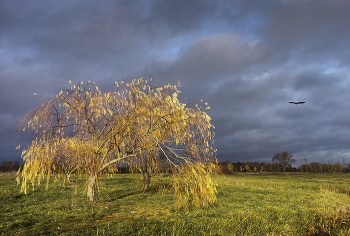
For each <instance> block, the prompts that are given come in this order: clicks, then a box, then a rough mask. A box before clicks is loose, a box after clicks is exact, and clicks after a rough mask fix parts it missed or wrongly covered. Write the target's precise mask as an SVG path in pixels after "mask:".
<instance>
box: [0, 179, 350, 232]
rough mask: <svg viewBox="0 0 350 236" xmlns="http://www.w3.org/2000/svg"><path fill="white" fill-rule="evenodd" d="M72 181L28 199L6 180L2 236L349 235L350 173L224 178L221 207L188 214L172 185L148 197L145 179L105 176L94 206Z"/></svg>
mask: <svg viewBox="0 0 350 236" xmlns="http://www.w3.org/2000/svg"><path fill="white" fill-rule="evenodd" d="M73 179H75V180H76V182H77V183H78V185H71V184H62V182H60V181H56V182H55V180H54V178H52V180H51V182H52V183H51V184H50V186H49V190H48V191H46V190H45V189H44V186H45V183H43V184H42V186H40V187H36V188H35V189H34V191H33V190H32V189H30V191H28V194H27V195H24V194H22V193H20V192H19V190H20V187H19V186H17V185H16V180H15V176H0V207H1V212H0V235H350V221H349V219H350V198H349V195H350V175H349V174H266V173H265V174H262V175H255V174H233V175H225V176H218V177H214V179H216V181H217V183H218V201H217V203H216V204H215V205H214V206H212V207H209V208H204V209H196V208H191V209H190V211H189V212H185V211H177V210H176V209H175V208H174V206H173V204H174V199H173V193H172V190H171V183H170V179H167V181H168V185H167V186H165V187H161V186H160V185H159V182H158V181H157V180H153V182H152V185H151V187H150V190H149V191H148V192H146V193H142V192H140V191H139V190H138V189H139V188H140V187H141V183H140V175H139V174H119V175H114V176H113V177H108V176H105V177H102V179H101V180H102V181H100V184H99V191H97V192H96V195H97V199H98V200H97V204H94V205H92V204H90V203H88V202H87V201H86V196H85V194H84V177H82V178H81V179H79V178H78V176H74V177H73ZM163 183H164V182H163Z"/></svg>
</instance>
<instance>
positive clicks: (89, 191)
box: [86, 174, 96, 202]
mask: <svg viewBox="0 0 350 236" xmlns="http://www.w3.org/2000/svg"><path fill="white" fill-rule="evenodd" d="M95 182H96V174H90V175H89V178H88V180H87V185H86V196H87V198H88V200H89V201H90V202H94V201H95Z"/></svg>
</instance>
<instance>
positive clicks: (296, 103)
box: [289, 102, 305, 105]
mask: <svg viewBox="0 0 350 236" xmlns="http://www.w3.org/2000/svg"><path fill="white" fill-rule="evenodd" d="M289 103H293V104H295V105H298V104H303V103H305V102H289Z"/></svg>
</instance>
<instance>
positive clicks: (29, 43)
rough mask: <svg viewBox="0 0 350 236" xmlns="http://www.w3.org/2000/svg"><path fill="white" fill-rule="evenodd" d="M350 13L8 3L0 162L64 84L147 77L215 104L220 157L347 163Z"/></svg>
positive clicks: (0, 77) (0, 45)
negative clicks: (18, 132) (285, 155)
mask: <svg viewBox="0 0 350 236" xmlns="http://www.w3.org/2000/svg"><path fill="white" fill-rule="evenodd" d="M348 12H350V3H349V2H348V1H344V0H343V1H342V0H335V1H326V0H313V1H312V0H305V1H303V0H280V1H279V0H273V1H250V0H242V1H199V0H191V1H182V0H181V1H175V0H169V1H162V0H154V1H136V0H135V1H126V0H125V1H98V2H97V1H74V2H72V1H44V0H42V1H39V0H38V1H2V2H1V3H0V99H1V100H0V118H1V120H2V122H1V124H0V131H1V137H0V141H1V143H0V148H1V149H2V150H3V152H2V154H0V159H1V161H3V160H8V159H9V157H11V158H14V159H16V160H19V156H20V151H16V150H14V147H15V146H17V144H18V143H23V144H28V143H29V142H30V139H31V138H32V134H25V135H24V136H21V137H19V139H20V140H18V142H17V143H16V144H14V143H13V139H14V136H13V135H12V133H13V131H14V129H15V127H16V124H17V123H18V121H19V120H20V119H21V118H22V117H23V115H24V114H25V113H26V112H27V111H28V110H29V109H32V108H34V107H36V106H38V105H40V103H41V102H43V101H45V99H47V98H49V97H51V96H54V95H55V93H56V92H57V91H59V90H60V89H61V88H63V87H66V88H67V87H69V84H68V80H72V81H75V82H78V81H80V80H82V81H87V80H92V81H96V82H97V84H98V85H99V87H100V88H102V89H108V88H109V87H110V86H111V85H112V84H113V81H114V80H121V79H122V80H124V81H125V80H130V79H133V78H137V77H144V78H149V77H152V78H153V82H155V83H157V84H165V83H176V81H177V80H179V81H180V82H181V85H182V86H181V87H180V89H181V91H182V92H183V93H182V94H181V96H180V98H184V97H186V98H187V101H188V106H193V105H194V104H196V103H199V104H202V103H201V102H200V99H203V100H204V102H208V103H209V106H210V107H211V109H210V110H208V111H207V112H208V114H209V115H210V116H211V117H212V121H213V124H214V125H215V126H216V129H215V132H216V138H215V144H216V147H217V148H218V157H219V158H220V159H221V160H226V159H227V160H230V161H256V160H257V161H271V158H272V157H273V155H274V154H275V153H277V152H282V151H288V152H291V153H293V154H294V155H295V157H296V158H297V160H299V159H300V160H301V159H308V160H309V161H308V162H310V161H311V160H313V161H321V159H322V160H323V161H324V162H327V161H329V160H333V161H336V160H337V159H339V160H340V161H341V160H342V159H343V158H344V160H346V161H348V162H349V161H350V158H349V157H350V155H349V154H350V150H349V147H348V143H349V141H350V140H349V139H350V131H349V127H350V122H349V121H348V120H349V119H348V117H350V109H349V108H350V102H349V101H350V93H349V92H348V91H350V87H349V85H350V81H349V75H350V71H349V69H348V68H347V67H348V63H349V59H350V51H349V50H347V48H349V46H350V45H349V42H350V31H349V30H348V26H347V24H348V22H349V21H350V15H349V14H348ZM125 74H126V77H124V75H125ZM151 83H152V82H151ZM34 93H38V95H37V96H34ZM289 101H306V103H305V104H303V105H293V104H289V103H288V102H289ZM204 102H203V103H204ZM298 164H300V163H298Z"/></svg>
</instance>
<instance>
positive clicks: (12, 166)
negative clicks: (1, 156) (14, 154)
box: [0, 161, 19, 172]
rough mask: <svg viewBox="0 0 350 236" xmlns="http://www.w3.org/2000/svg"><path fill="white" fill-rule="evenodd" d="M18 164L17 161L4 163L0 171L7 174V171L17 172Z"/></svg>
mask: <svg viewBox="0 0 350 236" xmlns="http://www.w3.org/2000/svg"><path fill="white" fill-rule="evenodd" d="M18 169H19V162H18V161H14V162H13V161H4V162H2V165H1V167H0V171H2V172H9V171H18Z"/></svg>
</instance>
